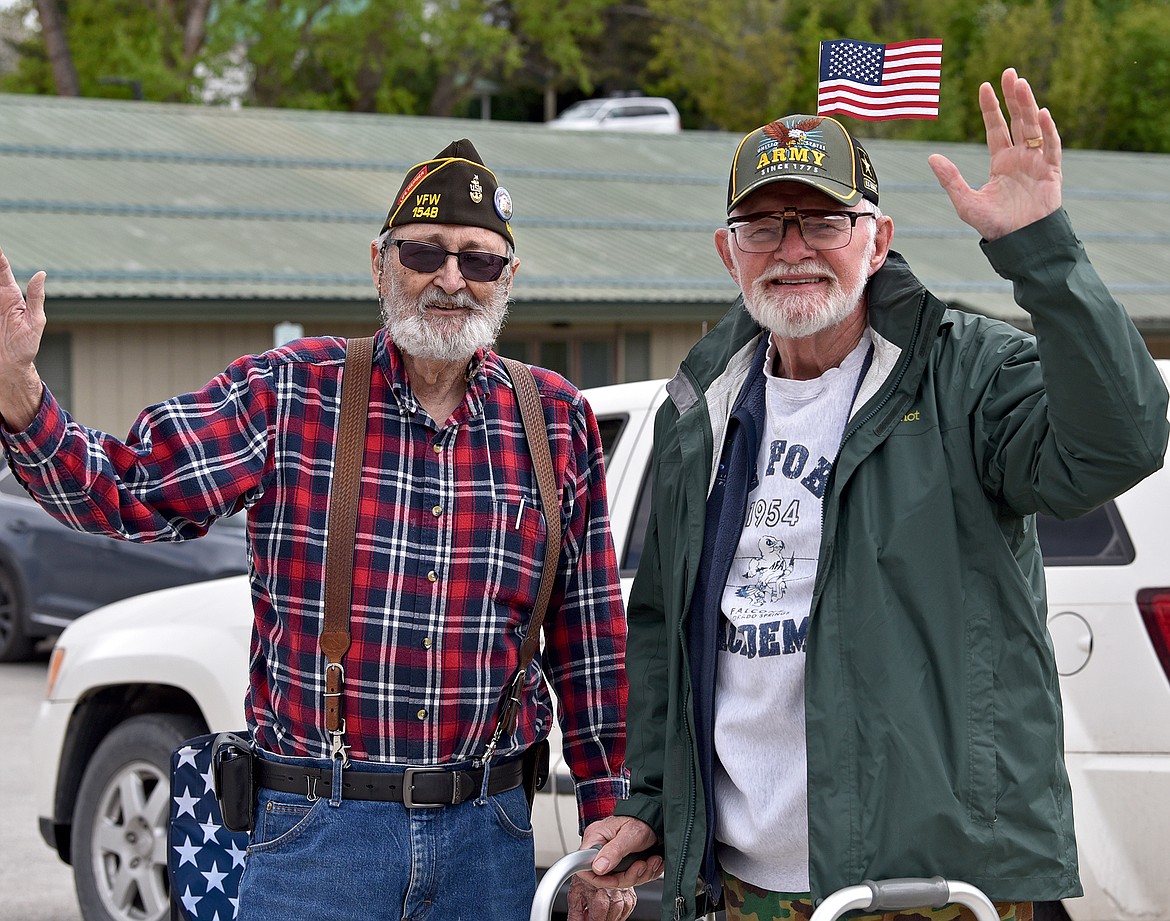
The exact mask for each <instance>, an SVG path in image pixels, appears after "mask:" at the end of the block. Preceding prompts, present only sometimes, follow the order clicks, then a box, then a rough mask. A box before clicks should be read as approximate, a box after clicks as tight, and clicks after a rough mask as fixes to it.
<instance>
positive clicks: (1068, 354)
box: [617, 210, 1168, 918]
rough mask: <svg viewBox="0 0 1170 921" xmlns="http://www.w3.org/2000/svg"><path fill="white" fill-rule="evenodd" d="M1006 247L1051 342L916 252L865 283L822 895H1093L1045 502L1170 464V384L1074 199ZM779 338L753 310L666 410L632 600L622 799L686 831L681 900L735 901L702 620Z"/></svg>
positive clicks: (842, 458)
mask: <svg viewBox="0 0 1170 921" xmlns="http://www.w3.org/2000/svg"><path fill="white" fill-rule="evenodd" d="M983 249H984V251H985V254H986V256H987V257H988V259H989V260H990V262H991V264H992V266H993V267H994V268H995V270H996V271H997V272H999V274H1001V275H1002V276H1004V277H1005V278H1008V279H1010V280H1011V281H1012V282H1013V284H1014V289H1015V299H1016V301H1017V303H1019V304H1020V305H1021V306H1022V307H1024V308H1025V309H1026V310H1027V311H1028V313H1029V314H1030V315H1031V317H1032V320H1033V324H1034V328H1035V337H1034V338H1033V337H1032V336H1029V335H1026V334H1024V333H1022V332H1020V331H1019V330H1017V329H1015V328H1014V327H1012V326H1009V325H1008V324H1006V323H1002V322H998V321H994V320H990V319H987V318H984V317H979V316H974V315H971V314H967V313H963V312H960V311H957V310H951V309H948V308H947V307H946V306H945V305H944V304H943V303H942V302H941V301H939V300H938V299H936V298H935V297H934V296H932V295H931V294H930V293H929V292H928V291H926V289H925V288H924V287H923V286H922V284H921V283H920V282H919V281H918V280H917V279H916V278H915V276H914V275H913V274H912V273H911V271H910V269H909V267H908V266H907V264H906V263H905V261H904V260H903V259H902V258H901V257H900V256H899V255H897V254H896V253H891V254H890V256H889V258H888V259H887V261H886V264H885V265H884V266H883V267H882V268H881V269H880V270H879V271H878V272H877V273H876V274H875V275H874V276H873V278H872V279H871V281H870V283H869V286H868V289H867V290H868V301H869V323H870V326H871V331H872V334H873V338H874V343H875V354H874V360H873V362H872V365H871V367H870V370H869V372H868V373H867V375H866V377H865V380H864V382H863V385H862V387H861V390H860V391H859V393H858V396H857V399H856V402H855V405H854V408H853V412H852V417H851V420H850V423H849V425H848V427H847V428H846V432H845V435H844V438H843V441H842V445H841V450H840V453H839V455H838V458H837V461H836V465H835V469H834V473H833V477H832V480H831V482H830V484H829V486H828V489H827V491H826V494H825V498H824V533H823V536H822V541H821V551H820V566H819V571H818V574H817V582H816V586H815V589H814V597H813V602H812V613H811V617H810V622H809V630H808V635H807V641H806V647H805V650H806V664H805V677H806V687H805V701H806V718H807V730H806V731H807V741H808V791H809V793H808V797H809V801H808V814H809V873H810V883H811V888H812V895H813V898H814V899H819V898H823V897H824V896H826V895H828V894H829V893H830V892H832V891H834V890H836V889H838V888H840V887H842V886H847V885H853V884H856V883H859V882H861V881H862V880H864V879H880V878H888V877H900V876H911V877H913V876H933V875H935V874H939V875H942V876H945V877H948V878H952V879H962V880H965V881H967V882H969V883H972V884H974V885H976V886H978V887H980V888H981V889H983V890H984V891H985V892H986V893H987V895H988V896H989V897H991V898H992V899H993V900H996V901H1029V900H1035V901H1041V900H1053V899H1058V898H1065V897H1071V896H1075V895H1079V894H1080V891H1081V890H1080V882H1079V878H1078V872H1077V857H1076V843H1075V839H1074V835H1073V814H1072V802H1071V794H1070V790H1069V783H1068V776H1067V773H1066V771H1065V766H1064V757H1063V735H1064V733H1063V722H1062V715H1061V704H1060V691H1059V686H1058V679H1057V672H1056V666H1055V661H1054V658H1053V651H1052V646H1051V643H1050V641H1049V638H1048V634H1047V630H1046V627H1045V618H1046V601H1045V588H1044V569H1043V561H1042V559H1041V555H1040V549H1039V545H1038V543H1037V539H1036V527H1035V519H1034V513H1036V512H1045V513H1047V514H1050V515H1056V516H1059V517H1064V518H1067V517H1072V516H1075V515H1079V514H1082V513H1084V512H1086V511H1088V510H1090V509H1092V508H1094V507H1096V506H1098V505H1100V504H1101V503H1103V502H1105V501H1106V500H1108V499H1110V498H1112V497H1114V496H1116V495H1117V494H1119V493H1121V492H1123V491H1124V490H1126V489H1127V488H1128V487H1130V486H1131V485H1133V484H1134V483H1136V482H1138V481H1139V480H1141V479H1142V478H1144V477H1146V476H1148V475H1149V474H1150V473H1151V472H1153V471H1155V470H1157V469H1158V468H1159V467H1160V466H1161V464H1162V460H1163V456H1164V454H1165V450H1166V443H1167V428H1168V426H1167V419H1166V404H1167V393H1166V387H1165V385H1164V384H1163V382H1162V379H1161V377H1160V375H1159V373H1158V370H1157V367H1156V366H1155V364H1154V362H1153V361H1152V360H1151V358H1150V355H1149V353H1148V351H1147V349H1146V346H1145V344H1144V343H1143V342H1142V340H1141V337H1140V336H1139V334H1138V332H1137V330H1136V329H1135V328H1134V326H1133V324H1132V322H1131V321H1130V319H1129V317H1128V316H1127V314H1126V313H1125V311H1124V310H1123V308H1122V307H1121V306H1120V305H1119V304H1118V303H1117V302H1116V301H1115V300H1114V299H1113V298H1112V297H1111V296H1110V294H1109V293H1108V291H1107V290H1106V289H1105V287H1104V285H1103V284H1102V282H1101V281H1100V279H1099V278H1098V276H1097V274H1096V272H1095V271H1094V270H1093V268H1092V267H1091V266H1090V264H1089V262H1088V260H1087V258H1086V256H1085V254H1084V251H1083V249H1082V247H1081V245H1080V243H1079V241H1078V240H1077V239H1076V238H1075V236H1074V234H1073V231H1072V228H1071V226H1070V224H1069V222H1068V218H1067V216H1066V215H1065V213H1064V211H1063V210H1060V211H1057V212H1055V213H1054V214H1052V215H1049V216H1048V217H1047V218H1044V219H1043V220H1041V221H1037V222H1036V223H1035V224H1032V225H1030V226H1028V227H1025V228H1023V229H1021V230H1019V231H1017V232H1015V233H1013V234H1010V235H1009V236H1007V237H1004V238H1002V239H1000V240H997V241H994V242H991V243H986V242H985V243H984V244H983ZM760 336H761V330H760V328H759V327H758V326H757V325H756V323H755V322H754V321H753V320H752V319H751V317H750V316H749V315H748V314H747V312H746V311H745V310H744V309H743V306H742V303H737V304H736V305H735V306H734V307H733V308H732V310H731V311H730V312H729V313H728V314H727V316H726V317H725V318H724V319H723V320H722V321H721V322H720V323H719V324H718V326H716V328H715V329H714V330H712V332H711V333H710V334H709V335H708V336H706V337H705V338H704V339H703V340H702V341H701V342H699V343H698V344H697V345H696V346H695V347H694V349H693V350H692V351H691V353H690V355H689V356H688V357H687V359H686V360H685V361H684V362H683V364H682V366H681V367H680V370H679V373H678V375H677V376H676V377H675V379H674V380H673V381H672V382H671V384H670V385H669V387H668V392H669V393H670V397H671V398H670V399H669V400H667V402H666V403H665V404H664V406H663V407H662V409H661V410H660V412H659V414H658V417H657V420H656V424H655V431H654V459H653V462H652V464H653V476H654V486H653V503H652V512H651V516H650V524H649V528H648V532H647V538H646V545H645V548H644V551H643V557H642V562H641V566H640V568H639V570H638V574H637V577H636V579H635V581H634V586H633V590H632V593H631V597H630V602H629V606H628V621H629V627H628V629H629V638H628V647H627V659H626V663H627V664H626V667H627V671H628V675H629V681H630V699H629V732H628V743H627V755H626V758H627V760H626V763H627V765H628V766H629V768H630V769H631V771H632V787H631V795H630V798H629V799H628V800H626V801H624V802H622V803H620V804H619V807H618V810H617V812H618V814H624V815H632V816H636V817H637V818H640V819H642V820H643V821H645V822H647V823H648V824H649V825H650V826H651V827H652V828H654V829H655V830H656V831H657V832H658V834H659V837H660V839H661V840H662V841H663V842H664V847H665V855H666V871H665V897H664V900H663V917H664V918H693V917H697V916H698V915H700V914H702V913H704V912H705V911H707V910H710V909H711V908H712V907H713V904H712V903H713V901H714V900H716V899H717V897H718V881H717V879H716V880H713V879H711V878H710V876H712V875H714V874H712V873H711V871H710V868H711V867H712V863H711V851H710V847H711V835H709V829H708V826H709V822H708V813H709V812H710V811H711V810H712V809H713V806H712V802H713V794H712V778H711V777H709V776H702V775H703V773H704V771H702V770H700V767H699V765H700V764H701V763H703V761H704V759H701V758H699V757H698V754H697V751H698V747H699V742H697V740H696V728H695V727H696V724H695V719H694V712H695V699H696V697H697V696H699V695H707V697H706V699H707V700H708V702H711V701H713V699H714V686H713V685H714V680H713V676H706V677H700V678H696V676H695V675H694V674H692V672H693V669H692V665H691V658H692V656H691V655H690V653H689V651H688V648H687V623H686V619H687V612H688V611H689V609H690V606H691V596H692V592H693V590H694V586H695V578H696V571H697V569H698V564H699V559H700V554H701V550H702V546H703V527H704V511H705V502H706V499H707V495H708V490H709V488H710V485H711V483H712V482H713V476H714V471H715V467H716V464H717V462H718V458H719V455H720V449H721V448H722V446H723V439H724V434H725V431H726V429H727V421H728V416H729V413H730V411H731V408H732V406H733V404H734V403H735V400H736V397H737V395H738V394H739V392H740V388H741V386H742V384H743V382H744V378H745V375H746V374H747V369H748V367H749V365H750V364H751V361H752V357H753V354H754V352H755V348H756V346H757V344H758V339H759V337H760ZM750 456H751V457H753V458H754V457H755V456H756V455H755V454H754V453H752V454H751V455H750ZM703 616H705V617H710V616H718V612H704V613H703ZM767 731H768V727H767V726H761V727H760V732H761V733H766V732H767ZM703 744H706V745H707V746H708V748H709V746H710V745H711V741H710V739H707V740H706V741H705V743H703ZM704 867H705V868H707V873H706V878H705V875H704V872H703V868H704Z"/></svg>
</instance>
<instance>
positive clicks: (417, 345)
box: [381, 275, 509, 363]
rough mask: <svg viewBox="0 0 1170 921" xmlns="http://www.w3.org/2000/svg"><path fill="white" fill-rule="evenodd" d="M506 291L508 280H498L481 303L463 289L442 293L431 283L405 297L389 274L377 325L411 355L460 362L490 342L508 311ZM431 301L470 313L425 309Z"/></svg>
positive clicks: (393, 276)
mask: <svg viewBox="0 0 1170 921" xmlns="http://www.w3.org/2000/svg"><path fill="white" fill-rule="evenodd" d="M508 292H509V287H508V285H498V286H496V287H495V288H493V289H492V294H491V296H490V298H488V299H487V300H485V301H484V302H482V303H481V302H480V301H477V300H476V299H475V298H474V297H472V296H471V294H469V293H468V292H467V291H457V292H456V293H455V294H447V293H446V292H444V291H441V290H440V289H438V288H436V287H434V286H431V287H428V288H426V289H424V290H423V293H422V294H421V295H420V296H419V298H418V300H417V301H411V300H409V299H408V298H407V297H406V296H405V295H404V294H403V293H402V290H401V289H400V287H399V285H398V280H397V276H395V275H391V276H390V291H389V293H388V294H387V295H386V296H385V297H384V298H383V299H382V301H381V313H382V325H383V326H385V327H386V332H387V333H388V334H389V335H390V339H391V341H393V342H394V344H395V345H397V346H398V348H399V349H400V350H402V352H404V353H405V354H407V355H410V356H411V357H412V358H419V359H422V360H424V361H439V362H444V363H454V362H464V361H467V360H468V359H470V358H471V356H472V355H474V354H475V353H476V352H477V351H478V350H479V349H486V348H488V347H490V346H491V345H492V343H493V342H495V341H496V337H498V336H499V334H500V330H501V329H502V328H503V326H504V320H505V319H507V316H508ZM436 305H449V306H453V307H460V308H464V309H466V310H469V311H470V314H469V315H452V316H446V315H444V314H441V313H437V312H435V311H429V312H428V310H427V308H428V307H433V306H436Z"/></svg>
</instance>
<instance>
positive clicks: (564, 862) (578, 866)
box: [528, 847, 999, 921]
mask: <svg viewBox="0 0 1170 921" xmlns="http://www.w3.org/2000/svg"><path fill="white" fill-rule="evenodd" d="M600 850H601V848H600V847H587V848H583V849H581V850H579V851H573V852H571V853H569V854H566V855H565V856H564V857H562V858H561V859H560V860H558V861H557V862H556V863H554V864H553V865H552V866H551V867H549V868H548V870H547V871H546V872H545V874H544V876H543V878H542V879H541V880H540V885H539V886H537V887H536V897H535V898H534V899H533V900H532V912H531V913H530V914H529V916H528V917H529V921H549V919H550V918H551V917H552V910H553V902H554V901H556V897H557V893H558V892H560V891H561V886H563V885H564V884H565V880H567V879H568V878H569V877H570V876H573V875H574V874H577V873H580V872H581V871H582V870H588V869H589V867H590V866H591V865H592V863H593V861H594V860H595V859H596V858H597V852H598V851H600ZM656 853H658V850H657V849H656V848H652V849H648V850H645V851H636V852H634V853H633V854H627V855H626V856H625V857H623V858H622V859H621V861H619V863H618V865H617V866H616V867H614V868H613V870H611V871H610V872H611V873H622V872H624V871H626V870H628V869H629V868H630V867H631V866H632V865H633V864H634V862H635V861H638V860H645V859H646V858H647V857H652V856H654V854H656ZM979 921H984V919H982V918H980V919H979ZM995 921H999V919H998V917H997V918H996V919H995Z"/></svg>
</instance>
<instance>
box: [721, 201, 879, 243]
mask: <svg viewBox="0 0 1170 921" xmlns="http://www.w3.org/2000/svg"><path fill="white" fill-rule="evenodd" d="M862 217H873V218H876V217H877V215H876V214H874V213H873V212H872V211H822V210H819V209H809V210H801V211H798V210H796V209H795V208H789V209H787V210H785V211H774V212H773V211H766V212H759V213H756V214H739V215H736V216H735V217H729V218H728V219H727V226H728V227H729V228H731V233H732V235H733V236H734V237H735V243H736V245H737V246H738V247H739V248H740V249H741V250H743V251H744V252H745V253H774V252H776V250H777V249H779V248H780V243H781V241H782V240H783V239H784V233H785V231H786V230H787V229H788V225H789V224H790V223H792V224H795V225H796V226H797V227H798V228H799V229H800V237H801V239H802V240H804V242H805V243H806V244H807V245H808V247H809V249H815V250H826V249H841V247H843V246H848V245H849V241H850V240H852V239H853V227H854V225H855V224H856V223H857V219H858V218H862Z"/></svg>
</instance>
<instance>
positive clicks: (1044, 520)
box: [1036, 502, 1134, 566]
mask: <svg viewBox="0 0 1170 921" xmlns="http://www.w3.org/2000/svg"><path fill="white" fill-rule="evenodd" d="M1036 532H1037V535H1038V536H1039V538H1040V549H1041V551H1042V552H1043V554H1044V565H1045V566H1124V565H1126V564H1127V563H1132V562H1133V560H1134V551H1133V542H1132V541H1131V540H1130V539H1129V534H1128V533H1127V532H1126V530H1125V524H1124V523H1123V522H1122V520H1121V514H1120V513H1119V512H1118V511H1117V506H1116V505H1114V504H1113V503H1112V502H1107V503H1105V504H1104V505H1102V506H1101V507H1100V508H1098V509H1094V510H1093V511H1091V512H1089V513H1088V514H1086V515H1081V516H1080V517H1079V518H1071V519H1069V520H1068V521H1062V520H1061V519H1059V518H1052V517H1050V516H1048V515H1037V516H1036Z"/></svg>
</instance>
